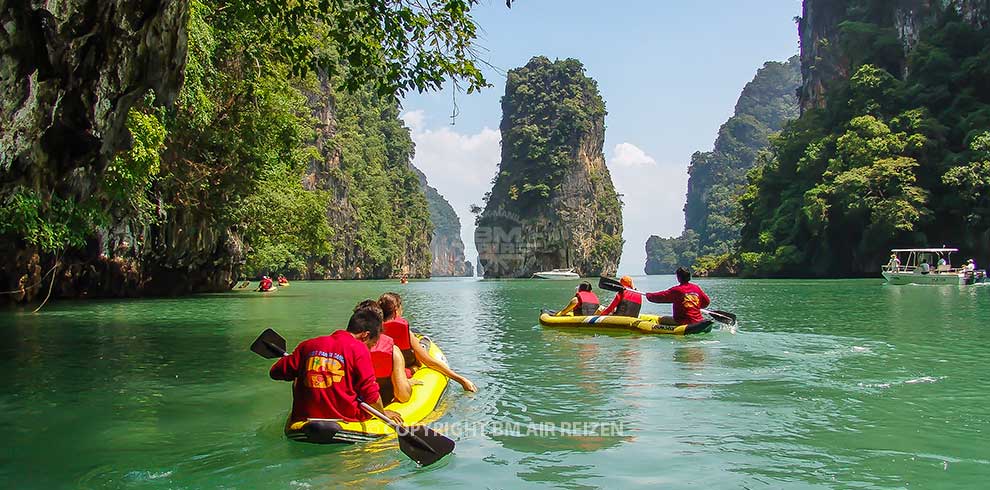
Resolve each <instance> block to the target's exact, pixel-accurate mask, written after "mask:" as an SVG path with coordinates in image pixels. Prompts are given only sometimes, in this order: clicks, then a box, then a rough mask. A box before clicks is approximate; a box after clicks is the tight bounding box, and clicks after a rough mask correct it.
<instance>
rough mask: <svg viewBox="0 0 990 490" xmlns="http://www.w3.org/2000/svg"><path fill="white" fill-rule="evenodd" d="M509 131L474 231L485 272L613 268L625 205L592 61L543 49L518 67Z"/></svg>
mask: <svg viewBox="0 0 990 490" xmlns="http://www.w3.org/2000/svg"><path fill="white" fill-rule="evenodd" d="M500 129H501V132H502V159H501V162H500V164H499V169H498V174H497V175H496V177H495V179H494V184H493V187H492V190H491V192H490V193H489V194H488V195H487V196H486V199H485V200H486V202H485V207H484V210H483V211H482V212H481V214H480V215H479V216H478V219H477V228H476V232H475V245H476V246H477V248H478V252H479V254H480V257H479V261H480V265H481V266H482V267H483V269H484V274H485V277H529V276H531V275H532V274H533V273H534V272H538V271H541V270H547V269H553V268H571V267H573V268H575V270H576V272H578V273H579V274H581V275H583V276H592V275H598V274H614V273H615V271H616V268H617V266H618V262H619V257H620V255H621V253H622V203H621V201H620V200H619V197H618V195H617V194H616V192H615V188H614V187H613V185H612V179H611V176H610V175H609V171H608V168H607V167H606V166H605V158H604V155H603V154H602V145H603V143H604V140H605V103H604V101H603V100H602V97H601V95H600V94H599V92H598V86H597V83H596V82H595V81H594V80H592V79H591V78H589V77H588V76H587V75H585V73H584V66H583V65H582V64H581V63H580V62H579V61H577V60H574V59H567V60H557V61H550V60H549V59H547V58H545V57H542V56H538V57H534V58H533V59H531V60H530V61H529V63H527V64H526V66H524V67H521V68H516V69H513V70H510V71H509V73H508V78H507V82H506V88H505V95H504V96H503V97H502V123H501V125H500Z"/></svg>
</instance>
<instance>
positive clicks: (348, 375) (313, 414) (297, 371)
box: [269, 330, 379, 422]
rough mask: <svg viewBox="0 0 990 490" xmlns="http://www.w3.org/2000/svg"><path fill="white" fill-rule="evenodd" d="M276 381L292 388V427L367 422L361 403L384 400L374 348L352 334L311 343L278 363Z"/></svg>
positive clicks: (342, 332) (338, 334) (343, 332)
mask: <svg viewBox="0 0 990 490" xmlns="http://www.w3.org/2000/svg"><path fill="white" fill-rule="evenodd" d="M269 375H271V377H272V379H276V380H282V381H294V383H293V384H292V415H291V416H290V417H289V418H290V420H291V422H299V421H301V420H306V419H343V420H348V421H352V422H353V421H361V420H367V419H368V418H370V417H371V416H370V415H368V414H367V413H366V412H365V411H364V410H361V407H360V406H359V405H358V399H359V398H360V399H361V400H364V401H365V402H367V403H375V402H376V401H378V399H379V395H378V383H377V382H376V381H375V368H374V367H373V366H372V364H371V354H370V353H369V351H368V346H367V345H365V344H364V343H363V342H361V341H360V340H357V339H355V338H354V336H353V335H351V334H350V333H348V332H347V331H346V330H337V331H336V332H334V333H333V334H331V335H326V336H323V337H316V338H313V339H309V340H306V341H304V342H302V343H300V344H299V345H297V346H296V349H295V350H294V351H292V354H290V355H288V356H285V357H283V358H281V359H279V360H278V362H276V363H275V365H273V366H272V369H271V371H270V372H269Z"/></svg>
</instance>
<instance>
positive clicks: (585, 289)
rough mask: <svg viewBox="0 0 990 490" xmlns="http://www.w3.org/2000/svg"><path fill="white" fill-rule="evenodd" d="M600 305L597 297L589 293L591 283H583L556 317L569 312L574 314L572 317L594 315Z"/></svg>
mask: <svg viewBox="0 0 990 490" xmlns="http://www.w3.org/2000/svg"><path fill="white" fill-rule="evenodd" d="M600 305H601V303H599V301H598V296H595V293H593V292H591V283H590V282H587V281H585V282H582V283H581V284H580V285H578V288H577V293H576V294H575V295H574V297H573V298H571V302H570V303H567V306H565V307H564V309H563V310H560V311H558V312H557V316H564V315H566V314H568V313H571V312H574V316H588V315H594V314H596V313H597V312H598V307H599V306H600Z"/></svg>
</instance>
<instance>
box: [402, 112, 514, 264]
mask: <svg viewBox="0 0 990 490" xmlns="http://www.w3.org/2000/svg"><path fill="white" fill-rule="evenodd" d="M400 117H401V118H402V119H403V120H404V121H405V122H406V125H407V126H409V128H410V129H411V130H412V139H413V142H414V143H416V156H415V158H414V159H413V164H414V165H416V167H417V168H419V169H420V170H422V171H423V173H424V174H426V178H427V180H429V182H430V185H431V186H433V187H435V188H436V189H437V191H439V192H440V194H441V195H443V196H444V197H445V198H446V199H447V201H448V202H450V205H451V206H452V207H453V208H454V211H455V212H456V213H457V216H458V217H459V218H460V219H461V239H462V240H463V241H464V247H465V255H466V257H467V260H470V261H471V263H472V264H473V263H475V262H476V261H477V252H476V251H475V248H474V215H472V214H471V213H470V211H469V210H468V207H469V206H470V205H471V204H478V205H482V204H483V203H482V201H481V198H482V197H483V196H484V195H485V193H486V192H488V191H489V190H491V179H492V177H494V176H495V172H496V171H497V169H498V162H499V159H500V157H501V155H500V153H501V146H500V142H501V139H502V137H501V134H500V133H499V132H498V131H497V130H494V129H491V128H488V127H485V128H482V129H481V131H478V132H477V133H473V134H466V133H459V132H457V131H455V130H454V129H452V128H450V127H447V126H445V127H441V128H439V129H427V122H428V121H427V119H428V117H427V116H426V114H425V113H424V112H423V111H421V110H413V111H406V112H403V113H402V114H401V116H400Z"/></svg>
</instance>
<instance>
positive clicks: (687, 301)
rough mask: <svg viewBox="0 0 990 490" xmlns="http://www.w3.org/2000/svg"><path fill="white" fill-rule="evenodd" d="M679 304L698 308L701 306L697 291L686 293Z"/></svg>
mask: <svg viewBox="0 0 990 490" xmlns="http://www.w3.org/2000/svg"><path fill="white" fill-rule="evenodd" d="M681 304H682V305H684V307H685V308H698V307H700V306H701V297H700V296H698V293H686V294H685V295H684V299H683V300H682V301H681Z"/></svg>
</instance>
